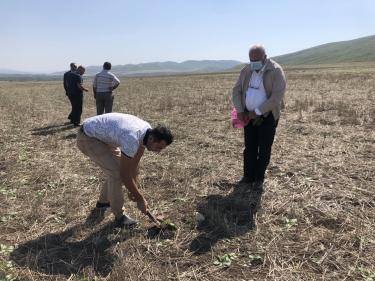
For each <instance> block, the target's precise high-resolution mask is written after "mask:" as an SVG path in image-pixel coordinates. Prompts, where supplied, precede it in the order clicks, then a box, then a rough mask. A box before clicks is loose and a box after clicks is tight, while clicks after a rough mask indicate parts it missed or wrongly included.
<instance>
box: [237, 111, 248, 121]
mask: <svg viewBox="0 0 375 281" xmlns="http://www.w3.org/2000/svg"><path fill="white" fill-rule="evenodd" d="M246 116H247V115H246V113H245V112H240V113H237V118H238V119H239V120H241V121H242V122H245V118H246Z"/></svg>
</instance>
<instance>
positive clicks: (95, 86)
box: [92, 74, 98, 99]
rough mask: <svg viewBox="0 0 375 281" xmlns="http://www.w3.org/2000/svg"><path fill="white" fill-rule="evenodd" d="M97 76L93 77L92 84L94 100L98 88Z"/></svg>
mask: <svg viewBox="0 0 375 281" xmlns="http://www.w3.org/2000/svg"><path fill="white" fill-rule="evenodd" d="M97 76H98V74H96V75H95V78H94V81H93V82H92V91H93V92H94V99H96V90H97V88H98V85H97V84H98V82H97V79H98V78H97Z"/></svg>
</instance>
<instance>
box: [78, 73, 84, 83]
mask: <svg viewBox="0 0 375 281" xmlns="http://www.w3.org/2000/svg"><path fill="white" fill-rule="evenodd" d="M77 84H81V85H82V84H83V78H82V76H81V75H77Z"/></svg>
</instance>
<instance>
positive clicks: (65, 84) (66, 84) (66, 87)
mask: <svg viewBox="0 0 375 281" xmlns="http://www.w3.org/2000/svg"><path fill="white" fill-rule="evenodd" d="M66 76H67V75H66V73H65V74H64V81H63V84H64V89H65V92H66V91H67V90H68V81H67V80H66V78H67V77H66Z"/></svg>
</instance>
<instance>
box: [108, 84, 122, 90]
mask: <svg viewBox="0 0 375 281" xmlns="http://www.w3.org/2000/svg"><path fill="white" fill-rule="evenodd" d="M118 85H120V84H115V85H114V86H112V87H108V90H110V91H111V92H112V91H114V90H115V89H117V87H118Z"/></svg>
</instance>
